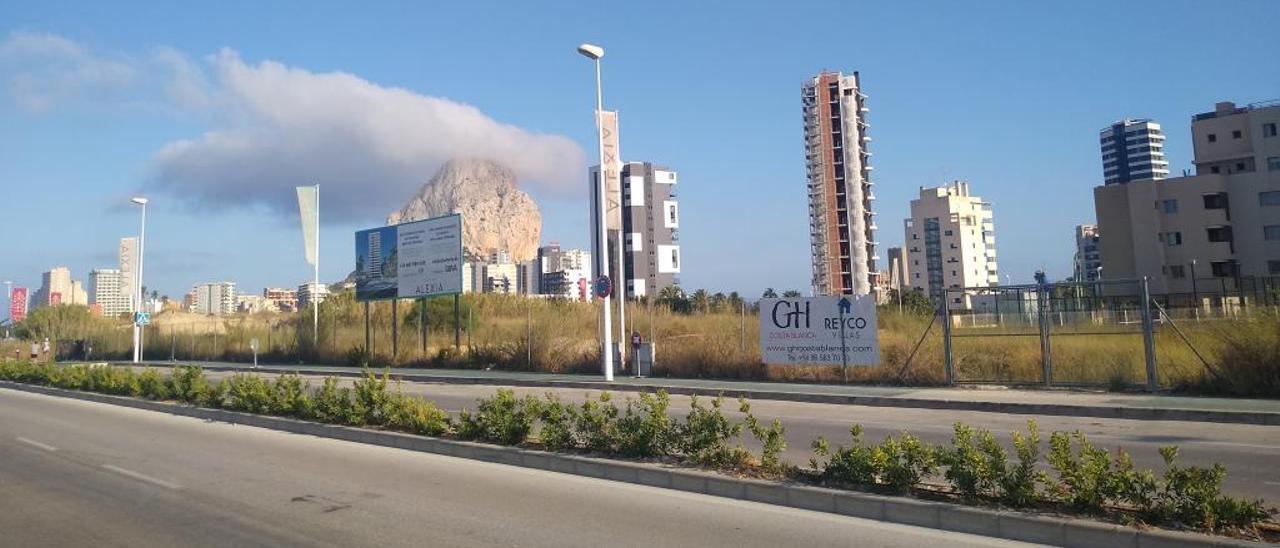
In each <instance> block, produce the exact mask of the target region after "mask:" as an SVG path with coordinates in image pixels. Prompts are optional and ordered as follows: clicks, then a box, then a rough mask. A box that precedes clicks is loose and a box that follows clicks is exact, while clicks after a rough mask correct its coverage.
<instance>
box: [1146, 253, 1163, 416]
mask: <svg viewBox="0 0 1280 548" xmlns="http://www.w3.org/2000/svg"><path fill="white" fill-rule="evenodd" d="M1142 349H1143V352H1144V354H1145V355H1146V359H1147V390H1150V391H1152V392H1154V391H1156V390H1158V389H1159V388H1160V379H1159V378H1158V377H1157V376H1156V345H1155V322H1153V321H1152V320H1151V286H1150V282H1149V281H1148V279H1147V277H1146V276H1143V277H1142Z"/></svg>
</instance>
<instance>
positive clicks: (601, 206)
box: [578, 44, 625, 382]
mask: <svg viewBox="0 0 1280 548" xmlns="http://www.w3.org/2000/svg"><path fill="white" fill-rule="evenodd" d="M578 53H580V54H582V55H583V56H585V57H586V58H588V59H591V60H592V61H595V65H596V148H597V149H598V150H599V153H600V164H599V165H600V167H599V170H598V171H597V172H596V185H595V191H596V195H597V196H596V203H595V207H596V208H597V210H596V215H595V220H596V224H598V225H599V227H598V228H597V230H598V231H599V232H598V233H597V234H596V238H598V239H597V242H599V245H598V246H597V247H596V254H597V257H596V264H597V265H599V266H600V272H597V273H596V275H597V276H604V275H605V273H606V272H607V271H608V270H609V229H608V223H607V222H605V218H604V216H605V213H606V211H605V207H606V205H607V202H606V200H605V192H606V191H607V190H608V188H607V187H606V185H605V180H604V169H605V166H604V132H603V129H604V127H603V126H604V119H603V118H602V116H603V114H604V94H603V92H602V91H601V89H600V58H601V57H604V48H602V47H600V46H596V45H593V44H582V45H580V46H578ZM613 285H614V287H617V285H618V284H617V283H616V282H615V283H614V284H613ZM624 291H625V289H624ZM609 297H610V296H609V295H608V294H606V295H605V296H604V297H603V299H604V303H603V304H604V306H602V307H601V309H600V310H601V312H600V314H601V316H600V317H601V320H600V339H601V345H602V348H601V349H600V366H601V367H602V368H603V369H604V380H606V381H609V382H612V381H613V318H612V314H611V312H610V310H609V308H610V301H609Z"/></svg>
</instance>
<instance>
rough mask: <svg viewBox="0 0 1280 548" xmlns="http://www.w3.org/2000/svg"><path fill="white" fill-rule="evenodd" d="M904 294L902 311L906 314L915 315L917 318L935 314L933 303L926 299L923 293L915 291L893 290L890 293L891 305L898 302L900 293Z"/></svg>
mask: <svg viewBox="0 0 1280 548" xmlns="http://www.w3.org/2000/svg"><path fill="white" fill-rule="evenodd" d="M899 292H901V293H902V311H903V313H906V314H914V315H917V316H928V315H930V314H933V313H934V306H933V302H932V301H930V300H929V297H926V296H925V294H924V293H923V292H921V291H916V290H914V289H912V290H907V291H902V290H900V289H893V290H890V291H889V303H890V304H893V303H897V302H898V293H899Z"/></svg>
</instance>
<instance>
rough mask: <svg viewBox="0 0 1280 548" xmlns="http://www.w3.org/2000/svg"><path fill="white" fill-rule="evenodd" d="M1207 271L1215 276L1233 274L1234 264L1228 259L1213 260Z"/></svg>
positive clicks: (1227, 276) (1222, 276)
mask: <svg viewBox="0 0 1280 548" xmlns="http://www.w3.org/2000/svg"><path fill="white" fill-rule="evenodd" d="M1209 272H1210V273H1212V274H1213V276H1214V277H1216V278H1230V277H1232V276H1235V272H1236V269H1235V264H1234V263H1232V262H1230V261H1214V262H1212V263H1210V264H1209Z"/></svg>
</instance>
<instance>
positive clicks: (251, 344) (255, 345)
mask: <svg viewBox="0 0 1280 548" xmlns="http://www.w3.org/2000/svg"><path fill="white" fill-rule="evenodd" d="M249 348H250V349H251V350H253V368H254V369H257V368H258V339H256V338H253V339H249Z"/></svg>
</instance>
